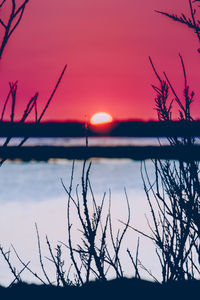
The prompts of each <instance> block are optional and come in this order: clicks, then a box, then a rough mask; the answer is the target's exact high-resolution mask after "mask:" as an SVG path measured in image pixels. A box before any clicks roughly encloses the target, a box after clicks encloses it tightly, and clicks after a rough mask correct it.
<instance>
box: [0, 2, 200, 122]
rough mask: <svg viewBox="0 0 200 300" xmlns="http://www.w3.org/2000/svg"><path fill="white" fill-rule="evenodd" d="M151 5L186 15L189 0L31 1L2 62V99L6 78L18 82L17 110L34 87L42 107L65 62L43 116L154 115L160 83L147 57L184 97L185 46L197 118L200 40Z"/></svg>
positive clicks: (25, 101)
mask: <svg viewBox="0 0 200 300" xmlns="http://www.w3.org/2000/svg"><path fill="white" fill-rule="evenodd" d="M154 9H157V10H163V11H167V12H175V13H177V14H178V13H181V12H187V11H188V14H189V4H188V1H187V0H168V1H166V0H148V1H141V0H84V1H83V0H67V1H66V0H59V1H54V0H42V1H41V0H30V3H29V5H28V6H27V9H26V10H25V14H24V16H23V20H22V22H21V24H20V26H19V27H18V28H17V30H16V32H15V33H14V35H13V37H12V38H11V40H10V41H9V44H8V46H7V48H6V50H5V52H4V55H3V58H2V61H1V66H0V89H1V98H2V99H3V97H5V96H6V94H7V92H8V83H9V81H15V80H18V82H19V90H18V103H17V105H18V108H17V109H18V114H20V112H21V113H22V112H23V109H24V107H25V103H27V101H28V100H29V98H30V97H31V96H32V95H33V94H34V93H35V92H36V91H38V92H39V103H40V105H39V108H40V110H41V109H42V107H43V105H44V103H45V101H46V100H47V99H48V97H49V95H50V93H51V91H52V89H53V87H54V84H55V83H56V80H57V78H58V77H59V75H60V73H61V71H62V69H63V67H64V65H65V64H67V65H68V68H67V71H66V73H65V75H64V78H63V80H62V83H61V85H60V86H59V89H58V91H57V93H56V95H55V97H54V99H53V102H52V103H51V105H50V107H49V108H48V111H47V113H46V115H45V117H44V119H43V120H69V119H73V120H86V119H89V118H90V117H91V115H92V114H93V113H96V112H98V111H106V112H108V113H110V114H111V115H112V116H113V117H114V118H115V119H130V118H131V119H144V120H149V119H156V112H155V110H154V109H153V108H154V96H155V94H154V91H153V90H152V88H151V84H152V83H153V84H157V81H156V78H155V76H154V74H153V71H152V68H151V66H150V64H149V61H148V56H149V55H150V56H151V57H152V59H153V61H154V63H155V65H156V66H157V68H158V70H159V71H160V72H162V71H166V72H167V74H168V77H169V78H170V79H171V80H172V82H176V83H177V84H176V87H177V93H178V94H179V95H180V96H182V94H183V91H182V87H183V75H182V71H181V68H180V60H179V57H178V54H179V52H180V53H181V54H182V56H183V58H184V61H185V65H186V68H187V71H188V79H189V82H190V83H192V86H191V87H192V88H193V89H194V90H195V94H196V102H195V103H194V105H193V107H194V116H195V117H200V114H199V111H200V110H199V108H200V104H199V103H198V99H199V96H200V85H199V83H198V81H197V78H198V70H199V67H200V64H199V62H200V56H199V55H198V53H197V48H198V47H199V44H198V41H197V39H196V37H195V35H194V34H193V33H192V31H191V30H188V29H187V28H186V27H185V26H183V25H181V24H178V23H174V22H172V21H170V20H169V19H167V18H165V17H164V16H161V15H159V14H156V13H155V12H154ZM2 99H1V101H2Z"/></svg>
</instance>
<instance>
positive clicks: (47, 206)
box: [0, 139, 159, 285]
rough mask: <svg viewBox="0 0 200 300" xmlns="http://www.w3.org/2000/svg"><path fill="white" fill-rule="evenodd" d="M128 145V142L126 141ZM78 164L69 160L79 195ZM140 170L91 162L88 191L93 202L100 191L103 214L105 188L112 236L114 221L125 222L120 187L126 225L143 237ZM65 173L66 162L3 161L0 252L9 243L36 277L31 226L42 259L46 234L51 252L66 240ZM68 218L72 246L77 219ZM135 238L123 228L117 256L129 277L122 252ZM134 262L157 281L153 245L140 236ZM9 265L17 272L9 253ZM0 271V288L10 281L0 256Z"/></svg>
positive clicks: (136, 165) (135, 164)
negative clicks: (73, 170) (121, 242)
mask: <svg viewBox="0 0 200 300" xmlns="http://www.w3.org/2000/svg"><path fill="white" fill-rule="evenodd" d="M34 141H35V140H34ZM53 141H54V142H55V143H58V142H59V143H60V142H61V143H62V144H63V143H65V142H66V140H65V141H63V140H60V141H58V140H56V141H55V139H54V140H53ZM93 141H94V140H93ZM97 141H99V140H97ZM118 141H119V140H118ZM128 141H131V142H132V143H133V142H134V141H133V139H132V140H131V139H130V140H129V139H128ZM141 141H142V143H144V140H142V139H139V142H141ZM37 142H38V141H37ZM39 142H40V143H44V142H45V143H47V140H45V139H40V141H39ZM51 142H52V141H51ZM71 142H72V141H71ZM73 142H74V141H73ZM76 142H77V141H76ZM89 142H90V141H89ZM145 142H147V141H145ZM29 143H33V141H31V140H30V141H29ZM48 143H49V140H48ZM104 143H105V141H104ZM146 164H147V168H148V170H149V176H150V178H153V174H154V169H153V165H152V162H151V161H150V160H149V161H146ZM82 166H83V162H82V161H76V162H75V172H74V179H73V187H74V190H75V189H76V186H77V184H79V185H80V187H79V194H80V196H81V175H82ZM140 167H141V162H139V161H133V160H129V159H121V160H117V159H112V160H109V159H95V160H92V167H91V171H90V180H91V184H92V187H93V192H94V195H95V198H96V201H97V203H100V201H101V199H102V197H103V194H104V192H106V203H105V210H106V205H107V204H108V198H109V190H111V198H112V199H111V200H112V207H111V212H112V218H113V226H114V231H115V233H117V230H118V229H119V228H121V229H122V228H123V226H122V224H121V223H120V221H119V220H121V221H124V222H125V221H126V218H127V205H126V197H125V192H124V188H126V191H127V194H128V199H129V202H130V207H131V222H130V225H131V226H134V227H136V228H138V229H139V230H142V231H145V232H148V233H149V229H148V226H147V221H146V217H145V214H146V215H147V216H148V215H149V217H150V211H149V207H148V204H147V200H146V196H145V193H144V190H143V183H142V179H141V171H140ZM71 170H72V161H69V160H50V161H49V162H34V161H33V162H29V163H26V162H21V161H12V162H11V161H6V162H5V163H4V164H3V166H2V167H1V168H0V195H1V196H0V243H1V245H2V246H3V248H4V249H5V250H6V249H9V247H10V245H11V244H13V245H14V247H15V248H16V250H17V251H18V253H19V255H20V257H21V258H22V259H23V260H24V262H25V263H27V262H28V261H29V260H31V263H30V266H31V267H32V269H33V270H34V272H37V273H38V274H41V270H40V269H41V268H40V264H39V257H38V249H37V238H36V231H35V222H36V223H37V225H38V228H39V232H40V237H41V244H42V253H43V255H44V256H48V257H49V254H48V251H47V247H46V245H45V235H46V234H47V235H48V237H49V239H50V241H51V243H52V246H53V248H55V246H56V243H58V241H62V242H64V243H66V242H67V234H66V228H67V227H66V226H67V221H66V205H67V194H66V192H65V191H64V188H63V187H62V184H61V179H62V180H63V182H64V184H65V186H66V187H69V184H70V176H71ZM71 216H72V223H73V228H74V233H73V239H74V243H75V244H76V243H78V240H79V235H78V230H77V228H78V226H79V225H78V222H77V220H78V217H77V215H76V214H75V211H74V210H72V212H71ZM137 238H138V234H137V233H135V232H134V231H133V230H132V229H129V230H128V233H127V236H126V238H125V240H124V243H123V248H122V251H121V257H122V265H123V268H124V271H125V274H126V275H127V276H133V275H134V274H133V269H132V266H131V263H130V260H129V258H128V255H127V252H126V249H127V247H128V248H129V249H130V250H131V251H132V253H133V255H135V250H136V245H137ZM65 251H66V253H67V250H66V249H64V252H65ZM66 260H67V254H66ZM140 260H141V261H142V263H143V265H144V266H145V267H146V268H148V269H151V271H152V273H153V274H154V275H155V276H157V277H159V264H158V260H157V257H156V255H155V250H154V246H153V245H152V242H151V241H149V240H147V239H145V238H143V237H141V238H140ZM11 261H12V262H13V264H14V265H15V266H16V267H17V268H18V270H21V269H22V266H21V265H20V263H19V262H18V260H17V258H16V257H15V255H14V254H13V252H12V254H11ZM44 261H45V263H46V264H47V270H48V271H49V274H50V277H52V278H54V279H55V270H54V269H53V268H52V264H51V263H50V262H49V261H48V260H46V259H44ZM0 270H1V271H0V284H3V285H8V284H9V283H10V282H11V281H12V279H13V276H12V274H11V273H10V271H9V269H8V267H7V265H6V264H5V261H4V260H3V258H2V257H0ZM23 274H24V275H23V276H22V278H23V279H25V280H29V281H35V280H34V278H33V277H32V275H30V274H29V273H27V272H24V273H23ZM141 274H143V275H144V276H143V277H144V278H149V277H148V275H147V273H146V272H144V271H142V272H141ZM52 280H53V279H52Z"/></svg>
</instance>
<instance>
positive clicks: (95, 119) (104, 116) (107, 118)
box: [90, 112, 113, 125]
mask: <svg viewBox="0 0 200 300" xmlns="http://www.w3.org/2000/svg"><path fill="white" fill-rule="evenodd" d="M112 120H113V118H112V116H111V115H110V114H108V113H105V112H98V113H96V114H94V115H93V116H92V117H91V119H90V123H91V124H92V125H98V124H104V123H110V122H112Z"/></svg>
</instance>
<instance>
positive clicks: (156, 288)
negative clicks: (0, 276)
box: [0, 278, 200, 300]
mask: <svg viewBox="0 0 200 300" xmlns="http://www.w3.org/2000/svg"><path fill="white" fill-rule="evenodd" d="M0 299H36V300H37V299H62V300H63V299H70V300H72V299H75V300H76V299H102V300H105V299H122V300H125V299H149V300H151V299H160V300H162V299H169V300H172V299H177V300H178V299H200V281H190V282H188V281H187V282H176V283H168V284H165V285H161V284H159V283H153V282H149V281H144V280H139V279H134V278H133V279H117V280H111V281H107V282H106V283H102V282H91V283H90V284H88V285H85V286H83V287H73V286H68V287H65V288H62V287H54V286H45V285H34V284H30V285H29V284H26V283H20V284H17V285H13V286H12V287H10V288H4V287H0Z"/></svg>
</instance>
